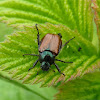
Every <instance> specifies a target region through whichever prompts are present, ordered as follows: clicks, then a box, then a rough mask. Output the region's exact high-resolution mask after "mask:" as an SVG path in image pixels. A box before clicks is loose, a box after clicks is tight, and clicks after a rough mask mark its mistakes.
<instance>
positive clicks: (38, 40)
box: [35, 24, 40, 48]
mask: <svg viewBox="0 0 100 100" xmlns="http://www.w3.org/2000/svg"><path fill="white" fill-rule="evenodd" d="M35 26H36V29H37V32H38V34H37V42H38V48H39V45H40V34H39V30H38V27H37V24H35Z"/></svg>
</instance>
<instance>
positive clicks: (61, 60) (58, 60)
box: [55, 59, 73, 63]
mask: <svg viewBox="0 0 100 100" xmlns="http://www.w3.org/2000/svg"><path fill="white" fill-rule="evenodd" d="M55 61H60V62H63V63H73V62H65V61H62V60H59V59H55Z"/></svg>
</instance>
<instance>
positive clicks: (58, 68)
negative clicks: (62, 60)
mask: <svg viewBox="0 0 100 100" xmlns="http://www.w3.org/2000/svg"><path fill="white" fill-rule="evenodd" d="M54 65H55V66H56V68H57V70H58V72H59V73H60V74H63V73H62V72H61V71H60V68H59V67H58V65H57V64H56V63H54ZM63 75H64V76H65V74H63Z"/></svg>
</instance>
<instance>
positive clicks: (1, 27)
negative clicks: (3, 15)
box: [0, 23, 13, 42]
mask: <svg viewBox="0 0 100 100" xmlns="http://www.w3.org/2000/svg"><path fill="white" fill-rule="evenodd" d="M12 32H13V29H12V28H11V27H7V25H5V24H4V23H0V42H1V41H3V40H4V39H5V35H8V34H11V33H12Z"/></svg>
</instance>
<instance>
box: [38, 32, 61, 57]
mask: <svg viewBox="0 0 100 100" xmlns="http://www.w3.org/2000/svg"><path fill="white" fill-rule="evenodd" d="M61 46H62V40H61V38H60V37H59V35H56V34H50V33H48V34H46V35H45V36H44V37H43V38H42V40H41V45H40V48H39V51H40V52H43V51H45V50H46V49H48V48H49V49H50V51H52V52H53V53H55V54H56V55H57V54H58V53H59V50H60V48H61Z"/></svg>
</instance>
